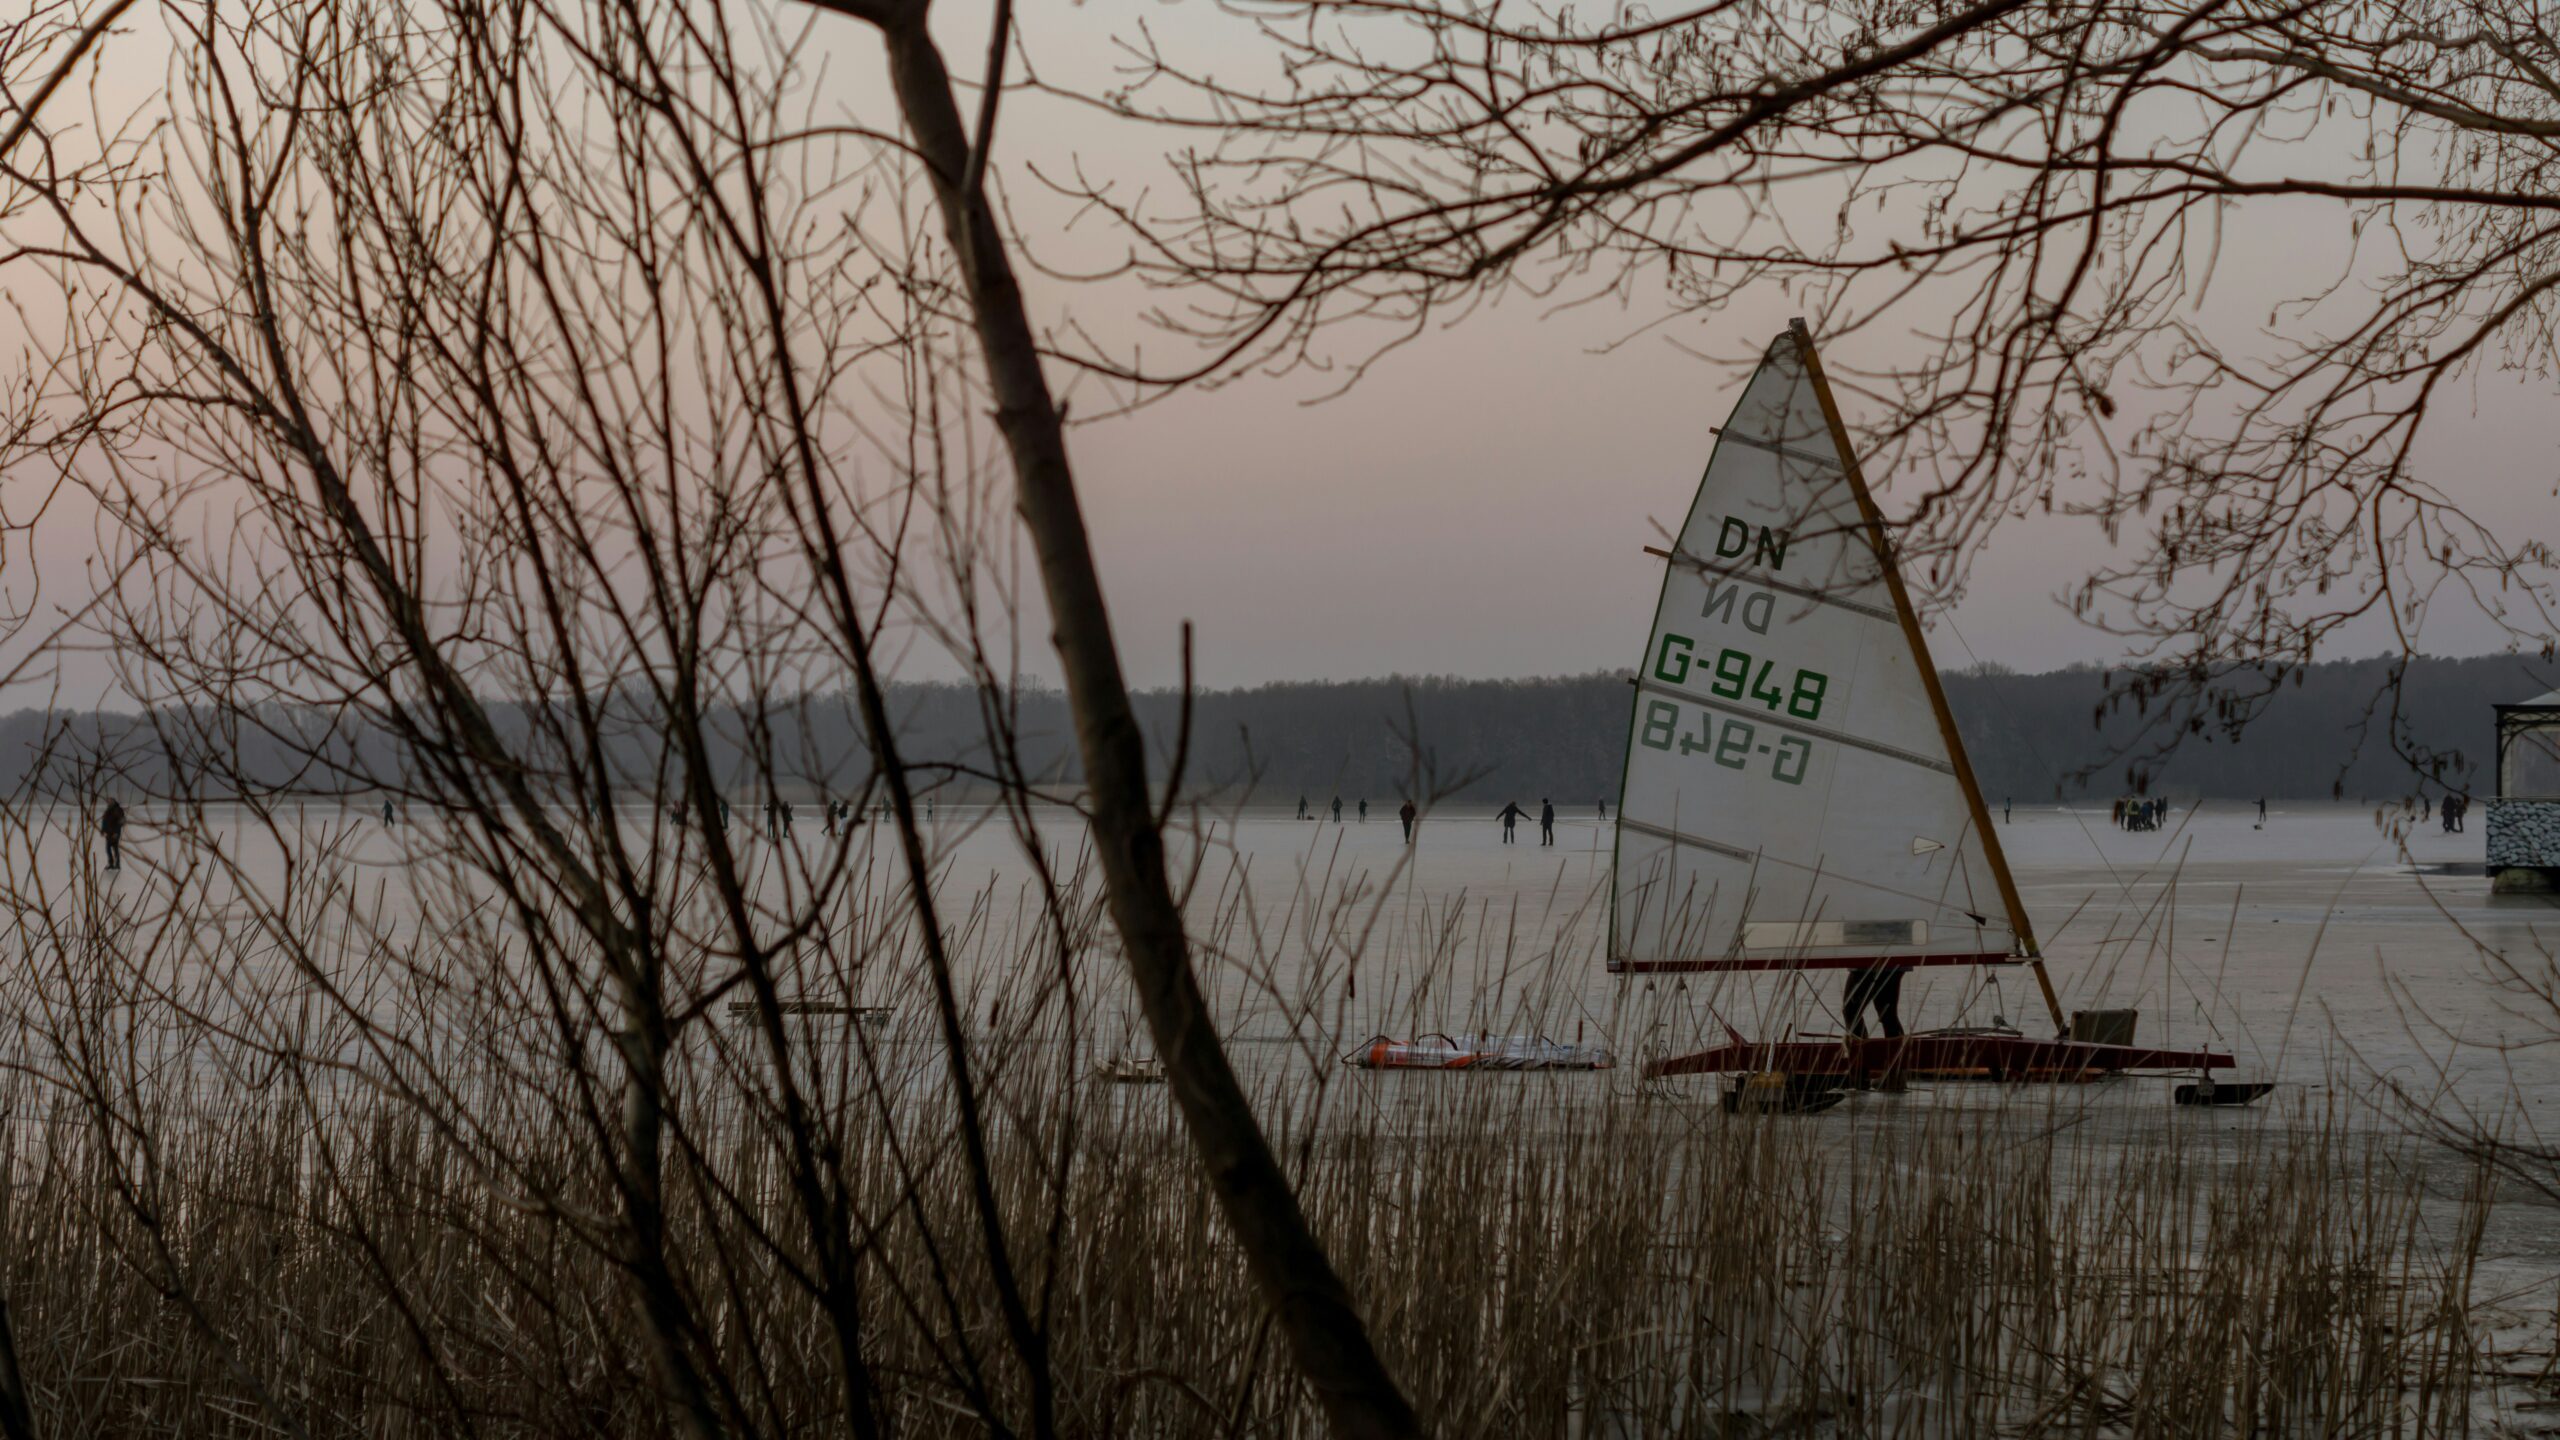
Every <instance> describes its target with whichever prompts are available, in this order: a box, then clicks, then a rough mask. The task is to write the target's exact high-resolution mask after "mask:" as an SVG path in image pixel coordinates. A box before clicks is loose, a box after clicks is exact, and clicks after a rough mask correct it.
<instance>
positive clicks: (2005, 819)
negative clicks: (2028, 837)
mask: <svg viewBox="0 0 2560 1440" xmlns="http://www.w3.org/2000/svg"><path fill="white" fill-rule="evenodd" d="M2000 823H2001V824H2003V825H2006V824H2008V823H2009V797H2008V796H2006V795H2003V796H2001V797H2000Z"/></svg>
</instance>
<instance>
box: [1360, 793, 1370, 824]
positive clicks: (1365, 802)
mask: <svg viewBox="0 0 2560 1440" xmlns="http://www.w3.org/2000/svg"><path fill="white" fill-rule="evenodd" d="M1360 823H1361V824H1363V825H1366V824H1368V823H1369V797H1368V796H1366V795H1363V796H1361V797H1360Z"/></svg>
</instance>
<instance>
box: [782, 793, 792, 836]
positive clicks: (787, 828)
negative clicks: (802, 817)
mask: <svg viewBox="0 0 2560 1440" xmlns="http://www.w3.org/2000/svg"><path fill="white" fill-rule="evenodd" d="M782 833H783V834H785V835H788V834H790V833H791V802H790V801H788V800H785V801H783V802H782Z"/></svg>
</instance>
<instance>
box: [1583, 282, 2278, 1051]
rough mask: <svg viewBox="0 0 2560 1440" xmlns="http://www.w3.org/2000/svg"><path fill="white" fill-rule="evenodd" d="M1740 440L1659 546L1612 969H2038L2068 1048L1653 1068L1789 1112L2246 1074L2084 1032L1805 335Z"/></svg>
mask: <svg viewBox="0 0 2560 1440" xmlns="http://www.w3.org/2000/svg"><path fill="white" fill-rule="evenodd" d="M1717 435H1718V438H1717V440H1716V446H1715V451H1714V453H1713V455H1712V456H1711V457H1710V458H1709V460H1708V462H1707V470H1706V475H1705V476H1704V478H1703V479H1701V480H1700V481H1699V484H1698V495H1697V499H1696V500H1695V501H1694V502H1692V504H1691V506H1690V509H1689V516H1688V520H1687V522H1686V523H1685V524H1684V525H1683V526H1682V527H1681V531H1680V535H1679V538H1678V541H1677V543H1676V546H1675V548H1674V549H1673V550H1671V551H1669V552H1664V551H1661V550H1649V553H1652V554H1655V555H1658V556H1661V558H1662V559H1663V561H1664V562H1665V571H1666V573H1665V574H1664V577H1663V582H1662V599H1661V603H1660V604H1659V606H1658V607H1657V609H1656V611H1655V614H1654V620H1653V632H1652V636H1651V638H1650V640H1649V641H1648V642H1647V644H1646V646H1645V654H1644V663H1643V668H1642V669H1641V670H1640V671H1639V672H1638V674H1637V676H1636V681H1635V686H1636V693H1635V707H1634V715H1633V719H1632V722H1631V724H1630V726H1629V734H1628V738H1627V752H1626V753H1627V759H1626V768H1625V771H1624V778H1623V779H1622V780H1621V782H1620V786H1619V799H1618V832H1617V854H1616V865H1615V880H1614V883H1613V887H1612V893H1611V905H1610V936H1609V968H1610V969H1611V970H1612V971H1616V972H1619V973H1627V974H1661V973H1666V972H1687V973H1694V972H1714V971H1772V970H1776V971H1866V972H1869V973H1870V974H1871V975H1873V974H1877V973H1880V972H1885V971H1887V970H1893V969H1900V968H1902V967H1912V966H1922V965H1973V966H2011V965H2024V966H2026V967H2028V968H2029V969H2030V970H2031V971H2032V972H2033V974H2034V977H2035V981H2036V986H2037V990H2038V992H2039V993H2040V994H2041V995H2042V997H2043V1000H2044V1006H2045V1010H2046V1012H2047V1013H2048V1014H2049V1015H2050V1016H2051V1018H2052V1021H2053V1024H2054V1028H2055V1031H2056V1034H2055V1038H2053V1039H2049V1040H2046V1039H2033V1038H2030V1037H2028V1036H2025V1035H2022V1034H2019V1033H2018V1032H2016V1031H2014V1030H2009V1029H2006V1028H1999V1027H1995V1028H1992V1029H1989V1030H1983V1029H1973V1030H1964V1031H1951V1030H1941V1031H1934V1032H1927V1033H1920V1034H1912V1035H1903V1036H1898V1037H1891V1038H1877V1039H1869V1038H1866V1037H1864V1036H1862V1035H1858V1034H1854V1033H1853V1034H1849V1035H1844V1036H1841V1037H1839V1038H1836V1039H1832V1038H1821V1039H1804V1038H1799V1039H1793V1040H1769V1041H1750V1040H1746V1039H1744V1038H1743V1037H1742V1036H1741V1035H1740V1034H1738V1033H1734V1032H1732V1031H1731V1030H1730V1029H1728V1031H1727V1034H1728V1037H1729V1039H1728V1043H1726V1044H1723V1045H1719V1046H1717V1047H1715V1048H1713V1049H1710V1050H1706V1051H1703V1052H1700V1053H1697V1054H1692V1055H1684V1056H1680V1057H1678V1058H1675V1059H1668V1060H1657V1061H1654V1062H1652V1063H1650V1064H1648V1065H1647V1066H1646V1067H1645V1069H1646V1073H1647V1074H1648V1075H1683V1074H1729V1075H1751V1076H1755V1077H1757V1080H1756V1082H1755V1085H1756V1090H1757V1091H1758V1092H1766V1093H1770V1094H1789V1093H1798V1092H1806V1091H1810V1092H1814V1093H1818V1092H1819V1091H1820V1089H1821V1088H1822V1087H1821V1081H1822V1079H1823V1077H1841V1078H1849V1077H1857V1076H1875V1075H1890V1074H1893V1073H1896V1072H1900V1073H1908V1074H1938V1075H1948V1076H1954V1075H1979V1076H1982V1077H1984V1078H1991V1079H2063V1078H2074V1079H2076V1078H2085V1077H2089V1076H2093V1075H2104V1074H2110V1073H2117V1072H2122V1071H2126V1070H2134V1069H2161V1070H2201V1071H2210V1070H2213V1069H2216V1068H2220V1067H2227V1066H2229V1065H2231V1064H2232V1059H2231V1057H2230V1056H2228V1055H2222V1054H2216V1053H2213V1052H2210V1051H2203V1050H2162V1049H2149V1048H2144V1047H2140V1046H2135V1045H2131V1044H2110V1043H2100V1042H2099V1041H2098V1039H2097V1038H2096V1037H2095V1035H2094V1034H2090V1035H2074V1034H2073V1033H2071V1027H2070V1026H2069V1025H2067V1024H2066V1023H2065V1022H2064V1020H2063V1016H2062V1006H2061V1003H2060V1001H2059V1000H2057V999H2056V998H2055V995H2054V991H2053V984H2052V981H2051V980H2050V979H2049V978H2048V977H2047V975H2046V974H2045V969H2044V961H2043V959H2042V957H2041V956H2040V955H2039V953H2038V952H2037V949H2036V941H2035V933H2034V931H2033V929H2032V928H2031V927H2030V925H2029V924H2028V920H2027V914H2026V909H2025V907H2024V906H2023V905H2021V904H2020V903H2019V900H2018V891H2017V886H2016V885H2015V884H2014V883H2013V882H2012V881H2011V879H2010V875H2009V865H2008V861H2007V858H2006V857H2005V856H2003V855H2002V854H2001V850H2000V840H1999V836H1998V834H1997V833H1996V832H1995V831H1994V830H1993V829H1992V828H1991V825H1990V823H1989V817H1988V815H1987V813H1986V811H1985V808H1984V806H1983V802H1982V793H1981V789H1980V787H1979V786H1977V785H1976V784H1975V783H1974V777H1973V767H1972V766H1971V764H1970V763H1969V762H1968V761H1967V760H1966V757H1965V751H1964V742H1963V740H1962V739H1961V738H1960V737H1959V736H1958V735H1957V734H1956V728H1955V722H1954V719H1953V718H1952V716H1951V715H1950V714H1949V712H1948V709H1947V701H1946V695H1945V693H1944V692H1943V691H1942V690H1941V688H1940V687H1939V684H1938V672H1937V670H1936V668H1935V667H1934V666H1933V665H1931V664H1930V661H1929V647H1928V644H1927V642H1926V640H1925V639H1923V637H1922V635H1921V631H1920V624H1919V621H1918V619H1917V618H1916V616H1915V615H1914V614H1913V612H1912V608H1911V598H1910V596H1909V594H1908V593H1907V592H1906V591H1905V589H1904V588H1903V584H1902V577H1901V575H1900V573H1899V572H1898V571H1897V570H1896V569H1895V567H1894V565H1893V563H1892V561H1891V558H1890V557H1891V554H1892V551H1891V542H1890V541H1889V540H1888V539H1887V537H1886V534H1885V529H1884V522H1883V519H1882V517H1881V515H1880V514H1879V512H1878V511H1877V509H1876V506H1875V501H1874V498H1873V496H1872V495H1871V494H1870V493H1869V491H1868V489H1867V484H1866V480H1865V478H1864V476H1862V475H1861V474H1860V473H1859V470H1858V463H1857V459H1856V457H1855V456H1854V455H1853V454H1852V453H1851V452H1850V448H1849V443H1848V435H1847V432H1846V431H1845V430H1844V429H1843V428H1842V426H1841V422H1840V412H1839V407H1838V406H1837V404H1836V403H1835V402H1834V401H1833V399H1832V395H1831V389H1830V386H1829V384H1828V383H1827V382H1826V381H1825V380H1824V378H1823V374H1822V365H1821V361H1820V360H1819V359H1818V358H1817V357H1816V355H1815V354H1814V349H1813V337H1812V335H1811V333H1810V332H1809V331H1808V330H1807V329H1806V328H1805V324H1804V322H1803V321H1801V320H1798V321H1795V322H1794V323H1793V324H1792V325H1791V326H1790V327H1789V328H1788V330H1787V332H1786V333H1785V334H1782V335H1780V336H1779V337H1778V338H1777V339H1776V340H1775V341H1773V342H1772V343H1771V344H1770V346H1769V349H1768V352H1767V354H1766V355H1765V356H1763V357H1762V359H1761V362H1760V368H1759V369H1758V370H1757V371H1755V372H1753V374H1752V376H1751V380H1750V382H1749V383H1748V384H1747V385H1746V386H1744V388H1743V392H1742V400H1741V403H1740V404H1739V405H1737V406H1736V407H1735V408H1734V412H1733V416H1732V418H1731V419H1730V420H1729V421H1727V422H1726V424H1725V426H1724V427H1723V429H1721V430H1720V431H1718V432H1717ZM2120 1038H2125V1039H2129V1038H2130V1036H2129V1035H2125V1036H2121V1037H2120ZM1780 1082H1784V1083H1780ZM1744 1088H1745V1089H1746V1090H1750V1089H1753V1088H1754V1087H1744ZM2243 1088H2252V1089H2254V1088H2255V1087H2243ZM2206 1093H2209V1094H2215V1095H2219V1094H2221V1093H2222V1091H2221V1090H2220V1089H2209V1090H2208V1091H2207V1092H2206Z"/></svg>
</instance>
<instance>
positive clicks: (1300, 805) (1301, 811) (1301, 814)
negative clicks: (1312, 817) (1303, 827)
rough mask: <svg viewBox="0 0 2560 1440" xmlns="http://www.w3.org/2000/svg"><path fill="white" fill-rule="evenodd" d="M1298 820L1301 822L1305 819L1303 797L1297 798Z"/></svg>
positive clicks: (1305, 811) (1304, 797)
mask: <svg viewBox="0 0 2560 1440" xmlns="http://www.w3.org/2000/svg"><path fill="white" fill-rule="evenodd" d="M1298 818H1299V819H1301V820H1304V819H1306V818H1307V797H1306V796H1304V795H1301V796H1299V797H1298Z"/></svg>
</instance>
